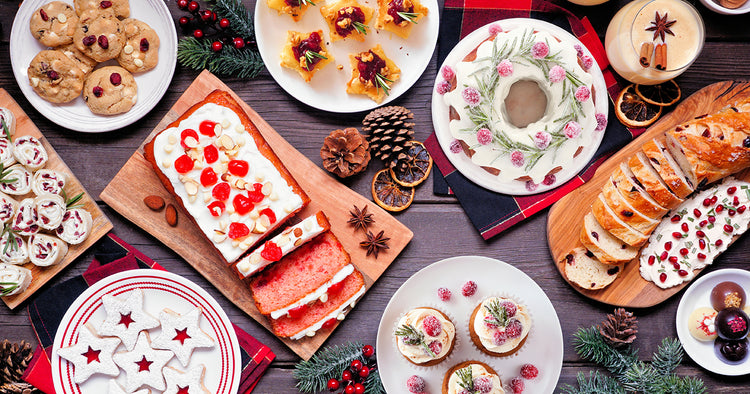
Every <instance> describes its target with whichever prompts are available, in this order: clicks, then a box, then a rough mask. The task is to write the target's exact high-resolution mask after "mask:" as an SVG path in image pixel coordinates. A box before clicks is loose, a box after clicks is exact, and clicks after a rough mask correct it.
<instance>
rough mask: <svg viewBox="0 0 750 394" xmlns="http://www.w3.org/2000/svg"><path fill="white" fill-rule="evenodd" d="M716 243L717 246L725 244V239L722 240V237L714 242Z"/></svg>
mask: <svg viewBox="0 0 750 394" xmlns="http://www.w3.org/2000/svg"><path fill="white" fill-rule="evenodd" d="M714 245H716V246H721V245H724V241H722V240H720V239H717V240H716V242H714Z"/></svg>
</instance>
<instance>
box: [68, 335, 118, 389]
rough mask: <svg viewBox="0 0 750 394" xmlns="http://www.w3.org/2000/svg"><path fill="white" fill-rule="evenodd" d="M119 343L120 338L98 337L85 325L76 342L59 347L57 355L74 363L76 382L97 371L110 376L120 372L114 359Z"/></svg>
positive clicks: (80, 381) (82, 380)
mask: <svg viewBox="0 0 750 394" xmlns="http://www.w3.org/2000/svg"><path fill="white" fill-rule="evenodd" d="M119 345H120V340H119V339H117V338H101V337H98V336H96V335H95V334H94V333H93V332H91V330H90V329H89V327H88V326H87V325H84V327H82V328H81V330H80V331H79V333H78V341H77V342H76V344H75V345H73V346H70V347H66V348H62V349H58V351H57V355H58V356H60V357H62V358H64V359H66V360H68V361H70V362H71V363H73V365H74V366H75V369H74V379H75V382H76V383H83V382H85V381H86V379H88V378H89V377H90V376H91V375H93V374H95V373H101V374H104V375H109V376H117V375H119V374H120V369H119V368H117V365H115V363H114V361H113V359H112V357H113V353H114V352H115V350H116V349H117V347H118V346H119Z"/></svg>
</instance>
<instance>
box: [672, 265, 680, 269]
mask: <svg viewBox="0 0 750 394" xmlns="http://www.w3.org/2000/svg"><path fill="white" fill-rule="evenodd" d="M672 267H673V268H674V269H676V270H678V269H680V263H672Z"/></svg>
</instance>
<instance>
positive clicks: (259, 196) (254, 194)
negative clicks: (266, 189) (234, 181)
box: [247, 183, 270, 219]
mask: <svg viewBox="0 0 750 394" xmlns="http://www.w3.org/2000/svg"><path fill="white" fill-rule="evenodd" d="M262 189H263V185H261V184H260V183H254V184H253V190H248V191H247V198H249V199H250V201H252V202H261V201H263V198H265V196H264V195H263V192H262V191H261V190H262ZM269 219H270V218H269Z"/></svg>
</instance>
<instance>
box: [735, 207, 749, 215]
mask: <svg viewBox="0 0 750 394" xmlns="http://www.w3.org/2000/svg"><path fill="white" fill-rule="evenodd" d="M746 209H747V207H746V206H744V205H740V206H739V207H737V212H739V213H740V214H743V213H745V210H746Z"/></svg>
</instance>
